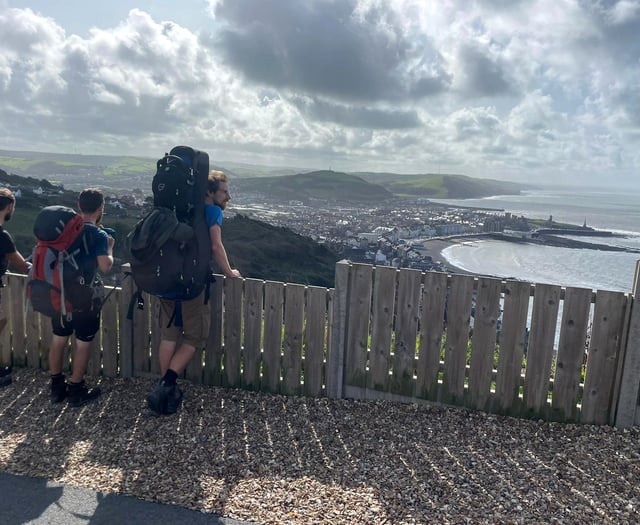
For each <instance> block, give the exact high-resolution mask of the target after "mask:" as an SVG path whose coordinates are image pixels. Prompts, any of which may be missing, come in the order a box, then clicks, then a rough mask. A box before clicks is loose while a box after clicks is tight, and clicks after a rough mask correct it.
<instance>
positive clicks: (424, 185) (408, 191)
mask: <svg viewBox="0 0 640 525" xmlns="http://www.w3.org/2000/svg"><path fill="white" fill-rule="evenodd" d="M355 175H358V176H359V177H361V178H362V179H364V180H366V181H368V182H371V183H372V184H384V187H385V188H387V189H388V190H389V191H391V192H393V193H394V194H395V195H396V196H398V197H400V196H412V197H415V196H421V197H426V198H432V199H478V198H482V197H491V196H494V195H510V194H513V195H517V194H519V193H520V192H521V191H523V190H526V189H531V186H527V185H525V184H518V183H515V182H505V181H500V180H493V179H477V178H474V177H467V176H466V175H446V174H444V175H440V174H434V173H426V174H423V175H397V174H394V173H356V174H355Z"/></svg>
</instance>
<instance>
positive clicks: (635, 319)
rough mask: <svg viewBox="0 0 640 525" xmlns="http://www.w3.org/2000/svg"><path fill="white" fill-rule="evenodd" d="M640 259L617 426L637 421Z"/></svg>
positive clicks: (625, 355)
mask: <svg viewBox="0 0 640 525" xmlns="http://www.w3.org/2000/svg"><path fill="white" fill-rule="evenodd" d="M639 299H640V261H637V262H636V273H635V276H634V279H633V298H632V304H631V317H630V319H629V331H628V335H627V340H626V341H623V343H625V348H626V349H625V352H624V365H623V368H622V378H621V381H620V394H619V396H618V410H617V412H616V422H615V426H616V427H622V428H625V427H631V426H633V424H634V422H635V416H636V408H637V406H638V390H639V389H640V304H639V303H638V300H639Z"/></svg>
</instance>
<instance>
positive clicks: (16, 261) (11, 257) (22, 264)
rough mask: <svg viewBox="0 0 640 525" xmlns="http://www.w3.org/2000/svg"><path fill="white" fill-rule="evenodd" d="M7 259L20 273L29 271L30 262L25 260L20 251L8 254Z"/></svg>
mask: <svg viewBox="0 0 640 525" xmlns="http://www.w3.org/2000/svg"><path fill="white" fill-rule="evenodd" d="M7 260H8V261H9V264H10V265H11V266H12V267H13V268H16V269H17V270H18V271H19V272H20V273H29V267H30V265H29V263H28V262H27V261H25V260H24V257H23V256H22V254H21V253H20V252H18V251H15V252H13V253H8V254H7Z"/></svg>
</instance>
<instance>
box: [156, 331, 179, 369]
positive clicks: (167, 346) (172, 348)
mask: <svg viewBox="0 0 640 525" xmlns="http://www.w3.org/2000/svg"><path fill="white" fill-rule="evenodd" d="M175 352H176V342H175V341H165V340H164V339H163V340H162V341H160V346H159V347H158V360H159V361H160V375H162V376H163V375H165V374H166V373H167V370H168V369H169V365H170V364H171V360H172V359H173V355H174V354H175Z"/></svg>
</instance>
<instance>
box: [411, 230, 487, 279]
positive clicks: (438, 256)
mask: <svg viewBox="0 0 640 525" xmlns="http://www.w3.org/2000/svg"><path fill="white" fill-rule="evenodd" d="M465 242H469V239H468V238H463V237H459V238H456V239H421V240H420V243H421V244H422V245H424V248H415V249H416V251H419V252H420V253H421V254H422V255H428V256H429V257H431V259H433V262H440V263H442V264H443V265H444V266H446V268H447V273H458V274H462V275H476V274H474V273H472V272H468V271H467V270H463V269H462V268H458V267H457V266H454V265H453V264H451V263H450V262H449V261H448V260H447V259H446V257H444V256H443V255H442V252H443V250H444V249H445V248H448V247H449V246H453V245H455V244H463V243H465Z"/></svg>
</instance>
